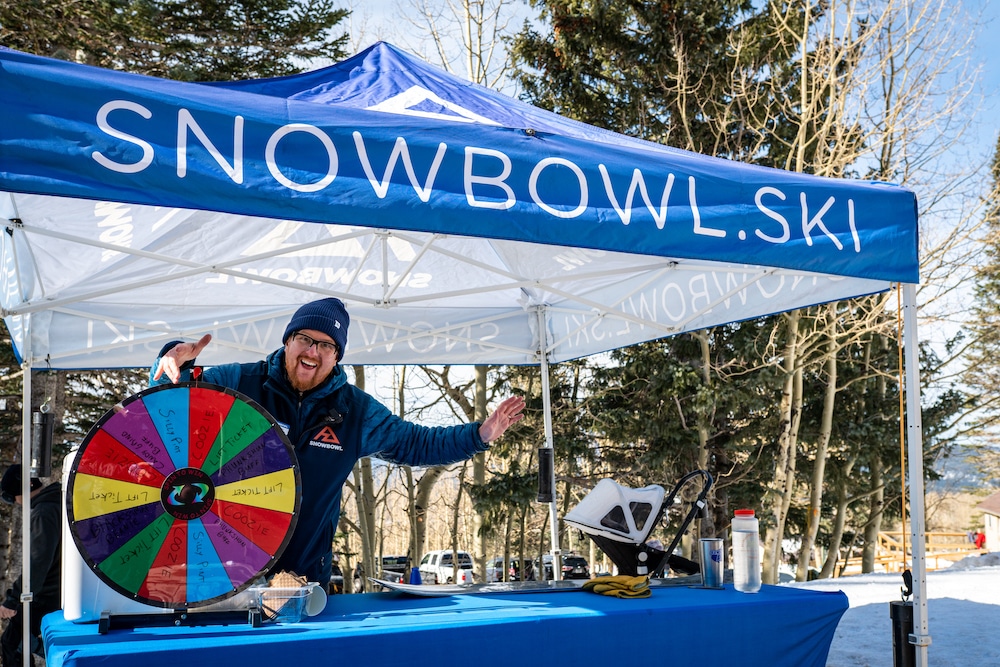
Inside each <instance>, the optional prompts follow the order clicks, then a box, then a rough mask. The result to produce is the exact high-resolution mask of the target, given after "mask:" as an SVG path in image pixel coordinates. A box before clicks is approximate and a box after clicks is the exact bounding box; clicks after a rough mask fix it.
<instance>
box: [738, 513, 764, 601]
mask: <svg viewBox="0 0 1000 667" xmlns="http://www.w3.org/2000/svg"><path fill="white" fill-rule="evenodd" d="M732 528H733V586H734V588H736V590H738V591H740V592H742V593H756V592H757V591H759V590H760V524H759V523H758V521H757V517H756V516H754V512H753V510H736V515H735V517H734V518H733V524H732Z"/></svg>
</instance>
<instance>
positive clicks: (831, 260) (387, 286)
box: [0, 43, 927, 653]
mask: <svg viewBox="0 0 1000 667" xmlns="http://www.w3.org/2000/svg"><path fill="white" fill-rule="evenodd" d="M0 85H2V90H3V91H4V93H5V94H4V96H3V98H2V100H0V211H2V213H3V217H4V218H5V219H6V220H7V221H8V222H7V226H6V231H7V233H6V234H4V235H0V253H2V257H0V260H2V267H3V274H2V280H3V284H2V292H0V300H2V301H0V304H2V308H3V317H4V319H5V322H6V324H7V326H8V328H9V330H10V332H11V335H12V337H13V341H14V345H15V350H16V352H17V354H18V355H19V357H20V359H21V360H22V361H23V363H24V365H25V367H26V368H31V367H36V366H45V367H51V368H57V369H73V368H107V367H134V366H145V365H147V364H149V363H150V361H151V360H152V358H153V356H154V355H155V353H156V351H157V350H158V349H159V348H160V346H161V345H162V344H163V342H165V341H167V340H171V339H175V338H184V337H195V336H200V335H202V334H203V333H206V332H210V333H212V334H213V346H212V348H211V349H210V358H205V359H204V361H205V362H206V363H224V362H228V361H238V360H248V359H257V358H260V357H261V356H262V355H264V354H266V353H267V352H269V351H271V350H272V349H274V348H276V347H278V346H279V345H280V336H281V332H282V331H283V327H284V325H285V323H286V321H287V319H288V317H289V316H290V314H291V313H292V312H293V311H294V309H295V308H296V307H297V306H298V305H300V304H302V303H304V302H306V301H309V300H312V299H314V298H317V297H321V296H337V297H339V298H341V299H343V300H344V301H345V303H346V304H347V306H348V309H349V310H350V312H351V317H352V326H351V331H350V338H349V344H348V348H347V361H348V362H349V363H357V364H389V363H398V364H406V363H427V364H436V363H450V364H482V363H491V364H541V365H542V367H543V373H542V377H543V382H547V378H548V373H547V365H548V364H549V363H552V362H559V361H564V360H567V359H573V358H578V357H581V356H586V355H590V354H594V353H598V352H603V351H607V350H610V349H614V348H618V347H621V346H625V345H629V344H633V343H636V342H641V341H645V340H651V339H655V338H660V337H663V336H667V335H672V334H676V333H680V332H684V331H691V330H695V329H699V328H704V327H708V326H713V325H717V324H722V323H726V322H732V321H739V320H743V319H747V318H752V317H758V316H761V315H765V314H770V313H777V312H783V311H787V310H791V309H794V308H798V307H803V306H808V305H812V304H817V303H823V302H827V301H831V300H837V299H844V298H850V297H855V296H860V295H865V294H871V293H876V292H880V291H884V290H886V289H888V288H889V287H890V286H891V285H892V284H893V283H901V284H903V285H904V296H905V299H906V311H905V312H906V330H907V344H906V355H907V358H906V363H907V367H908V375H907V388H908V391H907V397H908V405H907V409H908V412H909V415H910V419H909V420H908V426H909V427H910V430H909V432H908V438H909V448H910V460H911V469H910V478H911V482H912V486H911V494H912V504H913V510H914V511H913V514H912V520H913V524H912V526H913V528H912V532H913V542H912V543H913V545H914V553H915V554H916V555H917V557H916V558H915V559H914V561H915V563H914V565H915V588H916V601H917V605H916V611H915V618H916V622H917V629H916V634H917V636H918V639H920V640H921V641H923V640H922V639H921V638H925V637H927V617H926V598H925V593H924V590H925V589H924V585H925V578H924V569H923V562H922V558H920V555H921V554H922V553H923V527H922V526H923V506H922V498H923V487H922V481H921V480H922V474H921V469H920V466H921V461H922V457H921V455H920V452H921V449H922V444H921V435H920V423H919V414H920V413H919V388H918V387H919V382H918V377H917V375H916V372H917V370H916V369H917V363H916V343H915V341H916V328H915V322H916V317H915V310H914V309H915V284H916V283H917V282H918V249H917V247H918V238H917V212H916V200H915V197H914V195H913V193H912V192H909V191H907V190H906V189H903V188H900V187H897V186H893V185H890V184H886V183H877V182H864V181H856V180H838V179H827V178H820V177H816V176H809V175H803V174H797V173H792V172H786V171H781V170H776V169H767V168H761V167H755V166H750V165H746V164H742V163H734V162H730V161H726V160H721V159H717V158H711V157H706V156H702V155H697V154H693V153H689V152H686V151H681V150H676V149H672V148H668V147H665V146H661V145H658V144H653V143H649V142H645V141H641V140H637V139H633V138H629V137H625V136H622V135H618V134H615V133H612V132H607V131H604V130H601V129H598V128H594V127H590V126H587V125H584V124H581V123H578V122H575V121H571V120H568V119H565V118H562V117H560V116H558V115H556V114H553V113H550V112H547V111H543V110H540V109H537V108H534V107H532V106H530V105H526V104H523V103H521V102H518V101H517V100H514V99H511V98H509V97H506V96H503V95H501V94H499V93H496V92H494V91H491V90H488V89H485V88H482V87H480V86H477V85H474V84H470V83H468V82H465V81H462V80H460V79H457V78H455V77H452V76H451V75H449V74H446V73H444V72H442V71H441V70H438V69H436V68H433V67H430V66H428V65H427V64H426V63H423V62H421V61H419V60H417V59H414V58H413V57H411V56H408V55H407V54H405V53H403V52H401V51H399V50H398V49H396V48H394V47H392V46H390V45H388V44H385V43H379V44H376V45H374V46H372V47H371V48H369V49H367V50H366V51H364V52H362V53H360V54H358V55H356V56H354V57H353V58H350V59H348V60H346V61H344V62H342V63H339V64H336V65H334V66H332V67H328V68H325V69H320V70H316V71H313V72H308V73H305V74H301V75H295V76H289V77H283V78H278V79H270V80H261V81H241V82H232V83H216V84H191V83H181V82H176V81H167V80H161V79H155V78H150V77H144V76H138V75H132V74H126V73H122V72H113V71H107V70H101V69H97V68H92V67H87V66H83V65H78V64H74V63H68V62H62V61H56V60H51V59H46V58H41V57H37V56H32V55H27V54H24V53H19V52H14V51H10V50H0ZM25 377H26V381H25V385H26V390H25V396H26V397H27V396H30V393H29V382H30V381H29V379H28V377H29V374H26V376H25ZM544 389H545V395H546V399H547V398H548V396H547V394H548V387H547V384H546V385H545V387H544ZM26 405H27V402H26ZM29 412H30V411H28V410H26V411H25V414H26V415H27V414H28V413H29ZM546 426H547V429H546V446H548V447H551V432H550V429H549V423H548V421H546ZM29 429H30V418H26V421H25V434H26V435H25V442H26V443H27V442H30V436H29V435H28V433H29ZM551 511H552V514H553V517H552V518H553V521H552V525H553V544H554V545H555V548H556V549H557V550H558V540H557V535H556V531H555V524H556V522H555V504H554V503H553V504H552V509H551ZM923 653H925V652H923Z"/></svg>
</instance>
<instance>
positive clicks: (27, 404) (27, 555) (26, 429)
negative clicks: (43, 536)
mask: <svg viewBox="0 0 1000 667" xmlns="http://www.w3.org/2000/svg"><path fill="white" fill-rule="evenodd" d="M21 370H22V372H23V373H24V375H23V376H22V380H21V609H22V611H23V613H22V620H23V621H24V626H23V627H22V628H21V646H22V647H23V648H22V649H21V658H22V663H21V664H22V665H23V667H31V664H32V658H31V596H32V593H33V591H32V590H31V314H30V313H29V314H27V315H25V316H24V360H23V361H22V362H21Z"/></svg>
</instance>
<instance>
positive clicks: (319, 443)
mask: <svg viewBox="0 0 1000 667" xmlns="http://www.w3.org/2000/svg"><path fill="white" fill-rule="evenodd" d="M309 445H310V446H311V447H322V448H324V449H335V450H337V451H338V452H342V451H344V446H343V445H341V444H340V438H338V437H337V434H336V433H334V432H333V427H332V426H330V425H329V424H325V425H324V426H323V428H321V429H320V430H318V431H317V432H316V433H314V434H313V436H312V438H310V440H309Z"/></svg>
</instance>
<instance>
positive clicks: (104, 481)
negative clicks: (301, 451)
mask: <svg viewBox="0 0 1000 667" xmlns="http://www.w3.org/2000/svg"><path fill="white" fill-rule="evenodd" d="M299 485H300V482H299V470H298V463H297V461H296V458H295V451H294V450H293V448H292V446H291V443H289V441H288V438H287V437H286V436H285V434H284V432H283V431H282V430H281V428H280V427H279V426H278V425H277V423H275V421H274V420H273V418H272V417H271V416H270V415H269V414H268V413H267V412H265V411H264V410H263V409H262V408H261V407H260V406H259V405H257V404H256V403H255V402H253V401H252V400H250V399H249V398H247V397H246V396H244V395H242V394H240V393H239V392H237V391H233V390H231V389H226V388H223V387H219V386H216V385H211V384H205V383H202V382H191V383H181V384H175V385H163V386H159V387H154V388H152V389H147V390H145V391H143V392H140V393H138V394H135V395H134V396H131V397H130V398H128V399H126V400H124V401H122V402H121V403H120V404H118V405H116V406H115V407H114V408H113V409H112V410H111V411H110V412H108V413H107V414H106V415H104V416H103V417H102V418H101V419H100V421H98V422H97V423H96V424H94V427H93V428H92V429H91V430H90V433H88V434H87V437H86V439H84V441H83V445H81V447H80V451H79V453H78V454H77V457H76V461H75V462H74V464H73V468H72V469H71V471H70V475H69V483H68V488H67V514H68V518H69V525H70V532H71V533H72V534H73V540H74V541H75V542H76V545H77V547H78V548H79V550H80V554H81V555H82V556H83V559H84V560H85V561H86V562H87V564H88V565H89V566H90V568H91V569H92V570H93V571H94V572H95V573H96V574H97V576H98V577H99V578H100V579H101V580H103V581H104V582H105V583H106V584H108V585H109V586H110V587H111V588H113V589H115V590H116V591H118V592H119V593H121V594H122V595H125V596H127V597H130V598H132V599H134V600H138V601H140V602H144V603H146V604H149V605H153V606H157V607H170V608H175V609H186V608H189V607H195V606H198V605H203V604H207V603H210V602H214V601H217V600H221V599H224V598H227V597H229V596H231V595H235V594H236V593H238V592H239V591H241V590H243V589H244V588H246V587H247V586H249V585H250V584H251V583H253V581H254V580H255V579H256V578H257V577H258V576H260V575H263V574H265V573H266V572H267V570H268V569H269V568H270V567H271V566H272V565H273V564H274V563H275V562H276V561H277V560H278V557H279V556H280V555H281V552H282V551H284V548H285V545H286V544H287V543H288V540H289V538H290V537H291V534H292V530H293V529H294V527H295V519H296V517H297V515H298V509H299V495H300V493H299V491H300V489H299Z"/></svg>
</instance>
